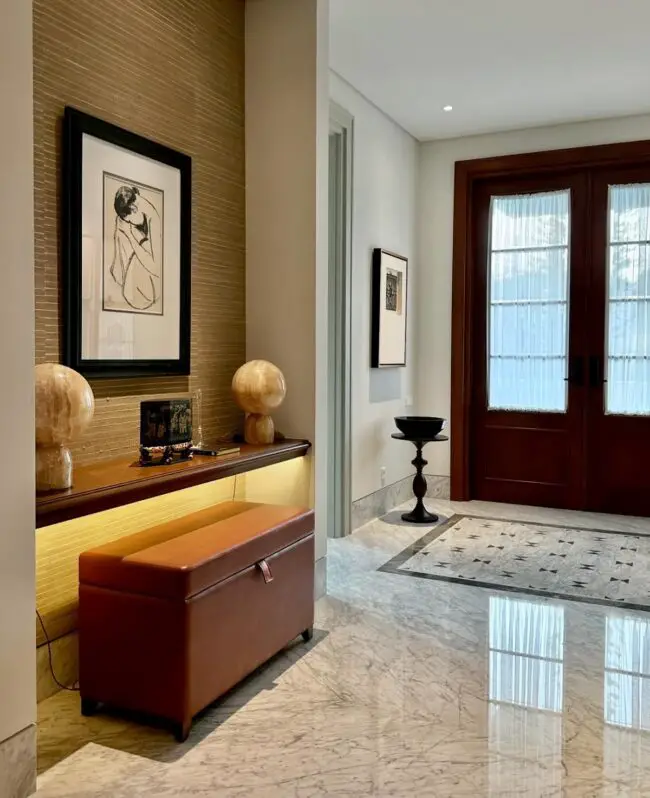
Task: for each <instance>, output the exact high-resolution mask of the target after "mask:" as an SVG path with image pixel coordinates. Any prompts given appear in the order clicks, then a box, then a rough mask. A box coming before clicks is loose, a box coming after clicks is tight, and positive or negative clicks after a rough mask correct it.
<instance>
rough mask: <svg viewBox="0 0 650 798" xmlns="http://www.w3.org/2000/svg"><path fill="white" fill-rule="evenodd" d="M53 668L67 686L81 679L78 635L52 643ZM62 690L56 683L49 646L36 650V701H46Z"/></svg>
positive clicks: (73, 633)
mask: <svg viewBox="0 0 650 798" xmlns="http://www.w3.org/2000/svg"><path fill="white" fill-rule="evenodd" d="M51 645H52V666H53V668H54V673H56V678H57V679H58V680H59V681H60V682H61V683H62V684H65V685H67V686H70V687H71V686H72V685H73V684H74V683H75V682H76V681H77V679H78V678H79V643H78V639H77V633H76V632H72V633H71V634H68V635H64V636H63V637H59V638H58V639H57V640H54V641H52V644H51ZM60 689H61V688H60V687H59V685H58V684H57V683H56V682H55V681H54V679H53V677H52V671H51V670H50V662H49V656H48V651H47V646H39V647H38V648H37V649H36V700H37V701H44V700H45V699H46V698H49V697H50V696H52V695H54V694H55V693H58V692H59V690H60Z"/></svg>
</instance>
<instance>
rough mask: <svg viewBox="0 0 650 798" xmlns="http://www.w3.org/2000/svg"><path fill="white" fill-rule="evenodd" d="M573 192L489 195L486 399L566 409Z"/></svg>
mask: <svg viewBox="0 0 650 798" xmlns="http://www.w3.org/2000/svg"><path fill="white" fill-rule="evenodd" d="M569 201H570V192H569V191H568V190H567V191H553V192H547V193H539V194H520V195H513V196H507V197H492V201H491V205H490V252H489V287H488V407H489V409H491V410H497V409H499V410H524V411H544V412H566V408H567V387H566V386H567V383H566V381H565V377H566V373H567V350H568V334H567V332H568V315H569V314H568V296H569Z"/></svg>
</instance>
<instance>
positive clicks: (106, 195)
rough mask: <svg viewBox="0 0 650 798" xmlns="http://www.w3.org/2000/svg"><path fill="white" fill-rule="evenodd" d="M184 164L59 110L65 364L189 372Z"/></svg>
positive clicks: (188, 163)
mask: <svg viewBox="0 0 650 798" xmlns="http://www.w3.org/2000/svg"><path fill="white" fill-rule="evenodd" d="M191 197H192V160H191V158H190V157H189V156H187V155H184V154H183V153H180V152H177V151H176V150H172V149H170V148H169V147H165V146H163V145H162V144H157V143H156V142H154V141H150V140H149V139H146V138H143V137H142V136H138V135H136V134H135V133H130V132H129V131H128V130H124V129H122V128H119V127H116V126H115V125H112V124H109V123H108V122H104V121H102V120H101V119H96V118H95V117H92V116H89V115H88V114H84V113H82V112H81V111H77V110H76V109H74V108H69V107H67V108H66V109H65V117H64V141H63V281H64V314H63V322H64V324H63V327H64V355H65V364H66V365H67V366H70V367H71V368H73V369H76V370H77V371H79V372H81V373H82V374H85V375H86V376H89V377H143V376H156V375H163V374H189V373H190V298H191V297H190V280H191V277H190V271H191Z"/></svg>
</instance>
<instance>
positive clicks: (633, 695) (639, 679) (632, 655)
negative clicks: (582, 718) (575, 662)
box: [605, 617, 650, 731]
mask: <svg viewBox="0 0 650 798" xmlns="http://www.w3.org/2000/svg"><path fill="white" fill-rule="evenodd" d="M605 628H606V636H605V722H606V723H611V724H613V725H614V726H625V727H627V728H629V729H643V730H645V731H650V623H649V622H648V621H646V620H645V619H642V618H634V617H608V618H607V622H606V627H605Z"/></svg>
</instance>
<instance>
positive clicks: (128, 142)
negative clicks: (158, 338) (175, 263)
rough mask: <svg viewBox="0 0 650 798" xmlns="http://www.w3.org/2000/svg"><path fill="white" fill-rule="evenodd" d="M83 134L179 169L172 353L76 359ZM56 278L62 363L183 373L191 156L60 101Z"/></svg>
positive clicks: (92, 370)
mask: <svg viewBox="0 0 650 798" xmlns="http://www.w3.org/2000/svg"><path fill="white" fill-rule="evenodd" d="M85 135H89V136H92V137H93V138H96V139H100V140H102V141H104V142H108V143H110V144H113V145H116V146H117V147H120V148H123V149H125V150H129V151H131V152H132V153H135V154H137V155H141V156H144V157H145V158H148V159H151V160H154V161H159V162H160V163H161V164H166V165H167V166H171V167H172V168H174V169H178V171H179V173H180V220H179V225H180V226H179V238H180V263H179V266H180V285H179V311H180V312H179V330H178V335H179V347H178V354H179V356H178V358H175V359H170V360H139V359H138V360H125V359H119V360H99V359H97V360H90V359H84V358H82V299H81V296H82V295H81V291H82V224H81V220H82V208H83V188H82V186H83V169H84V164H83V138H84V136H85ZM62 155H63V157H62V161H63V163H62V166H63V176H62V177H63V179H62V203H61V205H62V282H63V362H64V364H65V365H67V366H69V367H70V368H73V369H75V370H76V371H78V372H80V373H81V374H84V375H85V376H87V377H90V378H94V379H98V378H116V377H156V376H166V375H189V373H190V340H191V248H192V221H191V204H192V159H191V157H190V156H188V155H185V154H184V153H182V152H178V151H177V150H173V149H171V148H170V147H166V146H165V145H163V144H159V143H158V142H155V141H152V140H151V139H147V138H144V137H143V136H139V135H137V134H136V133H132V132H130V131H128V130H125V129H124V128H121V127H118V126H117V125H113V124H111V123H110V122H105V121H103V120H102V119H98V118H96V117H94V116H90V115H89V114H86V113H84V112H82V111H79V110H77V109H76V108H72V107H70V106H66V108H65V112H64V119H63V154H62Z"/></svg>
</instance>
